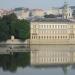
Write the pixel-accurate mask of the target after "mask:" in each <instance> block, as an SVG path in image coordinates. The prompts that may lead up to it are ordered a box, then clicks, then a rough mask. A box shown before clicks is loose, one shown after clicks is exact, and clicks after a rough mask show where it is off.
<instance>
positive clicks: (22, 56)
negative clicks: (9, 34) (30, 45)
mask: <svg viewBox="0 0 75 75" xmlns="http://www.w3.org/2000/svg"><path fill="white" fill-rule="evenodd" d="M29 64H30V53H29V52H26V53H25V52H24V53H13V55H11V54H10V55H9V54H2V55H0V67H2V68H3V70H4V71H7V70H9V71H11V72H16V70H17V68H18V67H22V68H24V67H26V66H28V65H29Z"/></svg>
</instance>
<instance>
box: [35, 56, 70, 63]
mask: <svg viewBox="0 0 75 75" xmlns="http://www.w3.org/2000/svg"><path fill="white" fill-rule="evenodd" d="M36 62H38V63H40V62H42V63H45V62H55V63H56V62H61V63H62V62H70V58H63V57H62V58H41V57H40V58H37V59H36Z"/></svg>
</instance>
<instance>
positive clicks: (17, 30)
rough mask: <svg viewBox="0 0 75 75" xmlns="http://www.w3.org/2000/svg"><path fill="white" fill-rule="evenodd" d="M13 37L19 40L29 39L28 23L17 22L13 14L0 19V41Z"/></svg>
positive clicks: (25, 21)
mask: <svg viewBox="0 0 75 75" xmlns="http://www.w3.org/2000/svg"><path fill="white" fill-rule="evenodd" d="M12 35H14V36H15V38H17V39H20V40H26V39H29V35H30V22H29V21H28V20H19V19H17V17H16V15H15V14H10V15H5V16H3V17H2V18H0V41H6V40H7V39H10V37H11V36H12Z"/></svg>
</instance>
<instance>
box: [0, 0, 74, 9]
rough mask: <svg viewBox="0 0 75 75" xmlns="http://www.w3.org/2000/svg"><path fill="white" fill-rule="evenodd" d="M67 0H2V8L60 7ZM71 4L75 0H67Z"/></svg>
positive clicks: (0, 6)
mask: <svg viewBox="0 0 75 75" xmlns="http://www.w3.org/2000/svg"><path fill="white" fill-rule="evenodd" d="M64 1H65V0H0V8H15V7H28V8H45V9H47V8H50V7H60V6H62V5H63V4H64ZM67 2H68V3H69V4H70V5H75V0H67Z"/></svg>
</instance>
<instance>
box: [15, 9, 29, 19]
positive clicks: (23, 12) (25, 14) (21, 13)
mask: <svg viewBox="0 0 75 75" xmlns="http://www.w3.org/2000/svg"><path fill="white" fill-rule="evenodd" d="M14 13H15V14H16V16H17V18H18V19H27V18H29V14H30V11H29V9H28V8H16V9H15V10H14Z"/></svg>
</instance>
